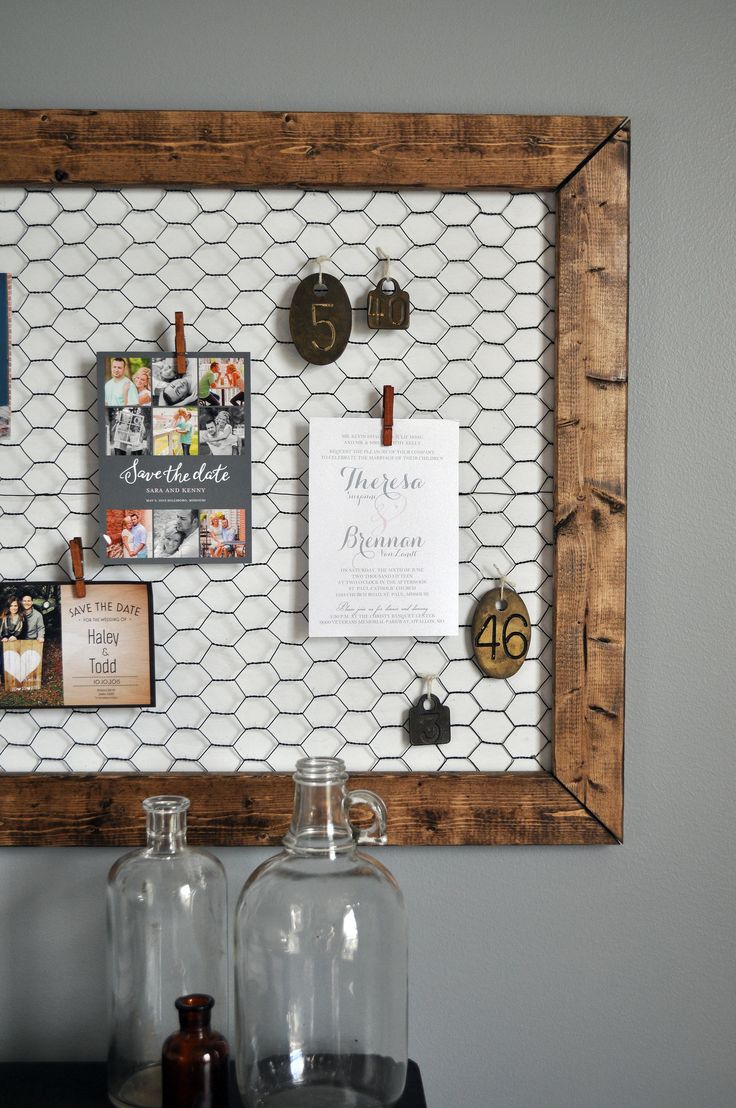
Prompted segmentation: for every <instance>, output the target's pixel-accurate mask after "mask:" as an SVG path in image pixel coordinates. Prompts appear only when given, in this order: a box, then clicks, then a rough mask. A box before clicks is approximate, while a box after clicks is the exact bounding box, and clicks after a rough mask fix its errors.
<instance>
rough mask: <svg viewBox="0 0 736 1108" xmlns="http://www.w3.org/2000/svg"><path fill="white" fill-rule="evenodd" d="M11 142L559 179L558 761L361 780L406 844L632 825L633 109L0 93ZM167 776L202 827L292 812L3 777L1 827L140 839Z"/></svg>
mask: <svg viewBox="0 0 736 1108" xmlns="http://www.w3.org/2000/svg"><path fill="white" fill-rule="evenodd" d="M0 154H1V155H2V156H1V157H0V185H4V186H8V185H21V186H26V187H42V188H43V187H59V186H61V187H64V186H81V185H84V186H93V187H99V188H117V187H125V186H137V185H145V186H163V187H168V188H192V187H218V186H219V187H230V188H232V187H241V188H247V187H253V188H255V187H267V186H271V187H287V186H293V187H307V188H310V187H311V188H326V187H353V188H360V187H364V188H372V189H380V188H390V189H398V188H407V187H411V188H439V189H447V190H455V191H459V190H464V189H471V188H472V189H479V188H513V189H520V190H553V191H555V192H556V194H557V209H558V237H557V270H556V281H557V321H556V325H557V331H556V386H555V387H556V411H555V497H554V504H555V506H554V520H555V548H554V582H555V604H554V647H555V662H554V688H555V693H554V713H553V716H554V766H553V771H552V772H551V773H546V772H543V771H540V772H538V773H523V774H517V773H510V774H503V773H502V774H482V773H477V774H473V773H460V774H385V775H380V779H379V780H378V781H377V780H376V776H378V775H374V776H370V775H369V776H364V777H362V778H361V777H357V778H354V779H353V780H354V781H355V782H356V783H358V784H360V785H371V784H372V785H373V786H374V787H376V788H377V789H378V790H379V791H380V793H381V794H382V796H383V797H384V798H385V799H386V802H387V804H388V807H389V816H390V822H389V827H390V832H391V842H392V843H395V844H410V845H422V844H425V845H426V844H429V845H433V844H437V845H440V844H460V843H465V844H490V843H497V844H511V843H539V844H543V843H544V844H566V843H567V844H596V843H597V844H605V843H615V842H619V841H621V838H622V820H623V722H624V640H625V588H626V579H625V573H626V381H627V313H628V226H629V220H628V181H629V171H628V165H629V127H628V121H627V119H626V118H625V117H623V116H602V117H601V116H495V115H392V114H375V113H354V114H353V113H350V114H348V113H303V112H197V111H194V112H190V111H186V112H184V111H181V112H170V111H130V112H128V111H122V112H118V111H78V110H74V111H64V110H56V109H54V110H48V111H41V110H25V109H24V110H13V111H0ZM174 782H175V787H176V789H177V790H178V791H182V792H185V793H186V794H187V795H189V796H190V797H191V799H192V819H191V838H192V840H193V841H199V842H203V841H206V842H209V843H211V844H216V845H222V846H237V845H258V846H264V845H269V844H274V843H276V842H278V841H279V839H280V837H281V835H282V834H283V832H284V830H285V828H286V826H287V824H288V820H289V814H290V811H291V792H292V783H291V779H290V777H289V776H288V775H281V774H268V773H267V774H262V775H259V774H187V775H179V774H177V775H175V776H167V775H155V776H153V775H145V774H141V775H137V774H135V775H119V774H116V775H105V774H100V775H74V774H72V775H68V776H65V775H52V774H42V775H36V774H18V775H4V776H0V845H5V846H7V845H59V846H74V845H79V846H82V845H88V846H105V845H116V846H122V845H133V844H137V843H139V842H140V841H141V832H142V824H143V817H142V813H141V808H140V801H141V799H142V798H143V797H145V796H147V795H150V794H152V793H157V792H167V791H171V789H172V787H173V786H174Z"/></svg>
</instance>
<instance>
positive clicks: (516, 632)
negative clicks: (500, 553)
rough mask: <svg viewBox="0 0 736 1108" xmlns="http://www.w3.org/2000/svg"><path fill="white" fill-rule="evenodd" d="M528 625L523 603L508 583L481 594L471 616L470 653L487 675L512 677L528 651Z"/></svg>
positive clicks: (529, 627)
mask: <svg viewBox="0 0 736 1108" xmlns="http://www.w3.org/2000/svg"><path fill="white" fill-rule="evenodd" d="M530 641H531V625H530V623H529V612H528V611H527V607H526V604H525V603H524V601H523V600H522V599H521V597H520V596H519V594H518V593H515V592H514V591H513V589H510V588H509V587H508V585H507V586H506V587H505V588H504V590H503V599H501V589H500V588H499V589H491V591H490V592H487V593H486V594H485V595H484V596H482V597H481V599H480V601H479V603H478V607H477V608H476V610H475V615H474V617H473V654H474V655H475V660H476V662H477V663H478V665H479V666H480V668H481V669H482V670H483V672H484V673H485V674H486V675H487V676H488V677H511V675H512V674H514V673H516V671H517V670H519V669H521V666H522V664H523V662H524V659H525V658H526V656H527V654H528V652H529V643H530Z"/></svg>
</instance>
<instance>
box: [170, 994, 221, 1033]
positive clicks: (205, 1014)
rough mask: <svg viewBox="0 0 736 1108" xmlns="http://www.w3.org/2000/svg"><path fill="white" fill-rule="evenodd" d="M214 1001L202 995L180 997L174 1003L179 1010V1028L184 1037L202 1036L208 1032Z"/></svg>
mask: <svg viewBox="0 0 736 1108" xmlns="http://www.w3.org/2000/svg"><path fill="white" fill-rule="evenodd" d="M213 1005H214V1001H213V999H212V997H211V996H207V995H205V994H204V993H202V994H199V993H194V994H190V995H189V996H180V997H179V999H178V1000H177V1001H176V1007H177V1008H178V1010H179V1028H180V1030H181V1031H182V1032H183V1034H185V1035H194V1036H203V1035H206V1034H208V1032H209V1030H210V1015H211V1012H212V1008H213Z"/></svg>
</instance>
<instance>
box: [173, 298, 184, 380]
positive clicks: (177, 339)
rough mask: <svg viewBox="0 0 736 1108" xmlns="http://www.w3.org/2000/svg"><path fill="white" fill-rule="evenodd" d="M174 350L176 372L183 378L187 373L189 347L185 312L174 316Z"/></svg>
mask: <svg viewBox="0 0 736 1108" xmlns="http://www.w3.org/2000/svg"><path fill="white" fill-rule="evenodd" d="M174 349H175V350H176V372H177V373H178V374H179V376H180V377H183V376H184V374H185V373H186V371H187V346H186V342H185V341H184V312H176V313H175V314H174Z"/></svg>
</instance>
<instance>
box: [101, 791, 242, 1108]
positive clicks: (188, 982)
mask: <svg viewBox="0 0 736 1108" xmlns="http://www.w3.org/2000/svg"><path fill="white" fill-rule="evenodd" d="M143 807H144V809H145V811H146V818H147V827H146V838H147V841H146V845H145V847H143V849H141V850H134V851H132V852H131V853H129V854H126V855H124V856H123V857H122V858H120V859H119V860H118V861H117V862H116V863H115V865H114V866H113V867H112V869H111V870H110V875H109V877H108V896H107V906H108V932H109V934H108V943H109V954H110V986H111V1009H112V1010H111V1021H110V1048H109V1053H108V1067H107V1078H108V1095H109V1097H110V1100H111V1101H112V1103H113V1104H114V1105H116V1106H117V1108H160V1106H161V1095H162V1094H161V1048H162V1046H163V1042H164V1039H166V1037H167V1035H169V1034H170V1032H171V1031H173V1030H174V1026H175V1008H174V1005H175V1002H176V999H177V997H180V996H184V995H187V994H191V993H207V994H209V995H210V996H213V997H214V998H215V1000H216V1001H217V1004H218V1011H221V1012H222V1013H223V1016H225V1015H226V1013H227V1011H228V1003H227V982H228V962H227V884H226V879H225V871H224V869H223V867H222V864H221V863H220V862H219V861H218V859H217V858H215V857H214V855H212V854H209V853H208V852H207V851H205V850H199V849H197V848H193V847H189V846H187V843H186V814H187V809H188V808H189V801H188V800H187V798H186V797H184V796H152V797H149V798H148V799H147V800H144V801H143ZM225 1033H226V1034H227V1029H226V1030H225Z"/></svg>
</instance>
